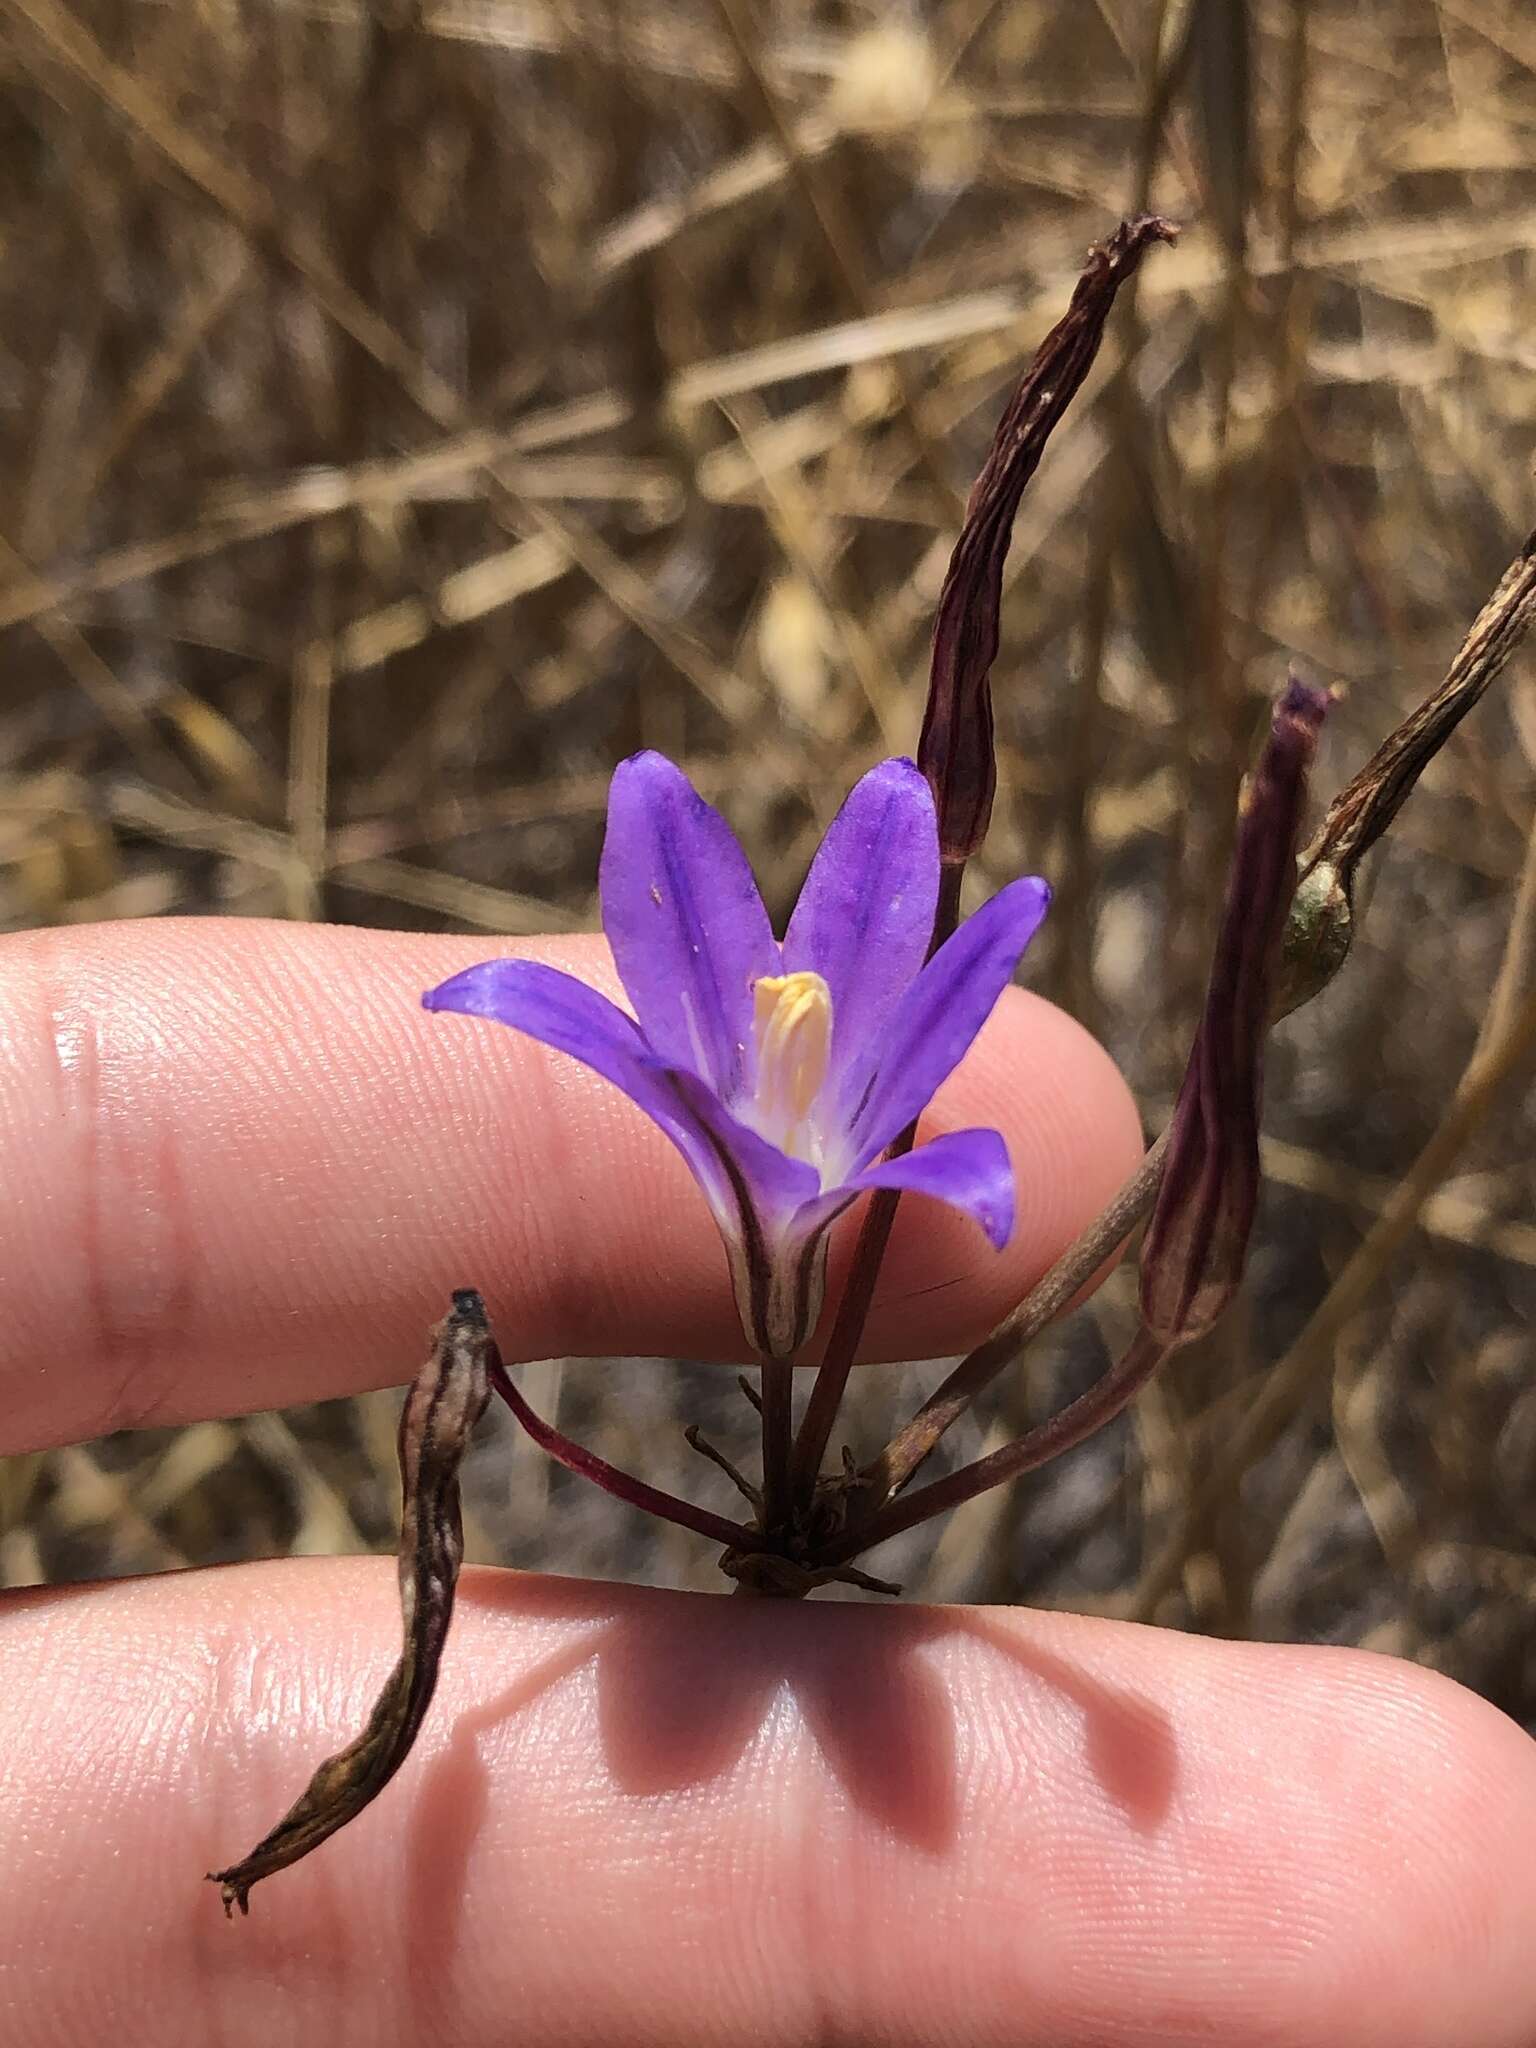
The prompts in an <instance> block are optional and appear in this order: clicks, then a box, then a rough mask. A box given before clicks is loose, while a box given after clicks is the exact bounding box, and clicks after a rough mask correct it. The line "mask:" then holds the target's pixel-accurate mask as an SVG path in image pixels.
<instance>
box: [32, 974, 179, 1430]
mask: <svg viewBox="0 0 1536 2048" xmlns="http://www.w3.org/2000/svg"><path fill="white" fill-rule="evenodd" d="M44 943H45V946H46V940H45V942H44ZM44 960H45V965H44V981H43V1007H44V1010H45V1014H46V1015H47V1016H48V1018H49V1021H50V1024H51V1031H50V1033H49V1036H50V1039H51V1042H52V1045H53V1047H54V1051H55V1065H54V1074H55V1080H56V1088H57V1101H58V1128H59V1130H60V1132H61V1134H62V1135H63V1136H64V1141H65V1143H66V1144H68V1143H70V1142H71V1141H72V1142H73V1147H74V1149H75V1150H76V1154H77V1157H76V1162H75V1174H74V1181H75V1185H76V1186H77V1187H79V1189H80V1190H81V1195H82V1202H81V1209H80V1222H79V1238H78V1242H79V1247H80V1253H81V1257H82V1261H83V1268H84V1272H83V1288H82V1292H83V1297H84V1301H85V1304H86V1306H87V1311H88V1317H89V1321H88V1327H87V1331H86V1341H87V1343H88V1344H89V1346H90V1348H91V1352H92V1355H93V1356H94V1357H95V1359H96V1360H97V1362H98V1368H99V1371H100V1375H101V1378H102V1380H103V1382H104V1383H106V1385H107V1386H108V1388H109V1389H110V1391H109V1392H107V1393H106V1395H105V1397H104V1399H103V1402H102V1408H101V1416H102V1422H101V1428H102V1432H103V1434H105V1433H107V1432H110V1431H112V1430H118V1429H134V1428H137V1427H138V1426H139V1425H140V1424H141V1423H142V1422H143V1421H144V1420H145V1419H146V1418H147V1417H149V1416H151V1415H153V1414H154V1413H155V1412H156V1411H157V1410H158V1409H159V1408H161V1407H162V1406H163V1405H164V1401H165V1398H166V1395H167V1393H168V1391H169V1385H168V1375H167V1373H166V1372H165V1370H164V1369H163V1368H162V1367H161V1365H160V1358H161V1343H160V1337H161V1333H163V1332H166V1331H176V1330H185V1328H186V1325H187V1322H188V1316H189V1311H190V1309H191V1306H192V1281H191V1272H192V1268H193V1265H194V1263H195V1252H194V1246H193V1243H192V1219H191V1216H190V1213H189V1209H188V1203H187V1197H186V1182H185V1174H184V1172H183V1165H182V1147H183V1145H184V1143H185V1135H184V1130H183V1128H182V1126H181V1123H180V1120H179V1117H178V1115H177V1111H178V1108H179V1106H180V1105H179V1102H178V1100H177V1097H176V1096H174V1095H172V1094H170V1093H167V1092H163V1091H155V1090H145V1088H144V1086H143V1073H142V1069H143V1068H144V1067H145V1066H146V1065H149V1066H151V1067H155V1066H159V1067H164V1066H167V1065H170V1064H172V1063H173V1062H174V1063H176V1064H179V1065H181V1064H185V1063H184V1062H180V1061H176V1058H175V1054H174V1053H171V1055H170V1058H167V1056H166V1055H167V1052H168V1050H169V1041H168V1036H167V1034H165V1033H164V1031H163V1029H162V1027H161V1026H160V1025H159V1024H158V1023H157V1022H156V1021H155V1020H154V1019H153V1018H152V1017H151V1016H150V1015H149V1013H148V1012H147V1011H146V1010H145V1009H144V1008H143V1007H142V1006H141V1005H137V1004H132V1003H130V1004H129V1005H128V1006H127V1007H126V1008H125V1010H124V1011H123V1013H122V1017H121V1021H120V1023H119V1026H118V1029H117V1030H115V1031H114V1032H112V1033H111V1034H109V1035H104V1034H103V1031H102V1016H103V1007H104V1006H103V1000H102V992H101V990H100V989H99V988H98V987H97V986H94V985H93V980H92V975H91V970H90V965H89V963H88V962H87V961H85V960H84V959H82V958H81V957H80V956H79V955H78V954H76V955H74V956H73V957H72V956H71V952H70V950H69V949H68V948H67V947H65V946H64V945H63V944H60V945H58V947H57V948H56V951H55V953H54V957H53V959H52V961H51V962H50V961H49V960H48V955H47V953H46V951H45V954H44ZM50 968H51V972H50ZM146 1053H148V1054H149V1055H150V1057H149V1058H148V1059H146V1057H145V1055H146Z"/></svg>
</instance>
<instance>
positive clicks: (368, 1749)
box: [209, 1288, 491, 1915]
mask: <svg viewBox="0 0 1536 2048" xmlns="http://www.w3.org/2000/svg"><path fill="white" fill-rule="evenodd" d="M490 1353H491V1336H490V1330H489V1327H488V1326H487V1323H486V1317H485V1304H484V1303H483V1302H482V1301H481V1299H480V1297H479V1295H478V1294H476V1293H474V1292H473V1291H472V1290H471V1289H469V1288H465V1289H462V1290H460V1291H459V1292H458V1293H456V1294H455V1295H454V1297H453V1308H452V1310H451V1311H450V1312H449V1314H448V1315H447V1316H446V1317H445V1318H444V1320H443V1321H442V1322H441V1323H440V1324H439V1325H438V1327H437V1330H436V1332H435V1335H434V1342H433V1346H432V1355H431V1357H430V1358H429V1359H428V1360H427V1362H426V1364H425V1365H424V1366H423V1367H422V1369H421V1371H420V1372H419V1373H418V1374H417V1375H416V1378H415V1379H414V1380H413V1381H412V1382H411V1386H410V1389H409V1391H408V1393H407V1394H406V1398H405V1406H404V1408H403V1409H402V1410H401V1414H400V1490H401V1512H400V1615H401V1621H402V1624H403V1633H404V1643H403V1645H402V1648H401V1651H400V1657H399V1661H398V1662H397V1663H396V1665H395V1668H394V1670H393V1671H392V1672H391V1673H390V1675H389V1678H388V1680H387V1682H386V1684H385V1686H384V1690H383V1691H382V1692H381V1693H380V1694H379V1697H378V1700H377V1702H376V1704H375V1706H374V1709H373V1712H372V1713H371V1714H370V1715H369V1717H368V1725H367V1727H366V1728H364V1730H363V1732H362V1734H361V1735H359V1736H358V1738H357V1740H356V1741H355V1742H351V1743H349V1744H348V1745H347V1747H346V1748H345V1749H343V1750H341V1751H339V1752H338V1753H337V1754H336V1755H335V1756H332V1757H327V1758H326V1760H325V1762H324V1763H323V1764H321V1766H320V1767H319V1769H318V1770H317V1771H316V1772H315V1774H314V1776H313V1777H312V1778H311V1779H310V1781H309V1783H308V1785H306V1786H305V1788H304V1790H303V1792H301V1793H300V1795H299V1797H298V1798H297V1799H296V1800H295V1801H294V1803H293V1805H292V1806H291V1807H290V1808H289V1809H288V1811H287V1813H285V1814H284V1815H283V1818H282V1819H281V1820H280V1821H279V1822H278V1823H277V1826H276V1827H275V1828H273V1829H272V1830H271V1832H270V1833H269V1834H266V1835H263V1836H262V1838H261V1840H260V1841H259V1842H258V1843H257V1844H256V1846H255V1848H254V1849H252V1850H251V1852H250V1854H249V1855H247V1856H243V1857H241V1859H240V1861H239V1862H238V1863H232V1864H231V1865H230V1866H229V1868H228V1869H227V1870H214V1871H210V1872H209V1877H210V1878H211V1880H212V1882H213V1883H215V1884H216V1885H218V1886H219V1887H220V1893H221V1896H222V1898H223V1901H224V1911H225V1914H226V1915H229V1914H231V1913H233V1911H234V1908H235V1907H236V1906H238V1907H239V1908H240V1911H241V1912H242V1913H248V1912H249V1911H250V1893H251V1887H252V1885H254V1884H259V1883H260V1881H261V1880H262V1878H264V1877H271V1876H272V1875H273V1874H274V1873H275V1872H276V1871H279V1870H286V1869H287V1868H288V1866H289V1864H290V1863H297V1862H298V1861H299V1859H300V1857H302V1856H307V1855H308V1854H309V1853H310V1851H311V1850H312V1849H318V1848H319V1846H320V1844H321V1843H322V1842H324V1841H328V1840H329V1839H330V1837H331V1836H332V1835H334V1834H335V1833H336V1831H337V1829H338V1828H343V1827H345V1826H346V1824H347V1822H348V1821H349V1820H355V1819H356V1817H357V1815H358V1814H360V1813H361V1812H362V1810H363V1808H364V1807H365V1806H367V1805H368V1804H369V1802H370V1801H371V1800H374V1799H376V1798H377V1797H378V1795H379V1794H380V1793H381V1792H382V1791H383V1789H384V1787H385V1786H386V1785H387V1784H388V1783H389V1781H390V1779H391V1778H392V1777H393V1776H394V1775H395V1773H396V1771H398V1770H399V1768H400V1766H401V1764H403V1763H404V1762H405V1759H406V1757H407V1756H408V1755H409V1753H410V1749H411V1745H412V1743H413V1742H414V1741H415V1740H416V1736H417V1733H418V1731H419V1730H420V1728H421V1724H422V1721H423V1719H424V1718H425V1715H426V1711H427V1708H428V1706H429V1705H430V1704H431V1700H432V1694H433V1691H434V1690H435V1688H436V1685H437V1673H438V1666H439V1664H440V1662H441V1659H442V1654H443V1645H444V1643H445V1642H446V1641H447V1637H448V1623H449V1621H450V1619H451V1618H452V1615H453V1597H454V1591H455V1589H456V1587H457V1585H458V1579H459V1565H460V1563H461V1561H462V1559H463V1555H464V1529H463V1522H462V1519H461V1517H460V1513H459V1465H460V1463H461V1462H462V1460H463V1457H464V1453H465V1451H466V1450H467V1449H468V1446H469V1439H470V1434H471V1432H472V1431H473V1429H474V1426H475V1424H476V1423H477V1422H478V1421H479V1419H480V1417H481V1415H482V1414H483V1413H484V1411H485V1404H486V1401H487V1399H488V1398H489V1394H490V1381H489V1377H488V1362H489V1358H490Z"/></svg>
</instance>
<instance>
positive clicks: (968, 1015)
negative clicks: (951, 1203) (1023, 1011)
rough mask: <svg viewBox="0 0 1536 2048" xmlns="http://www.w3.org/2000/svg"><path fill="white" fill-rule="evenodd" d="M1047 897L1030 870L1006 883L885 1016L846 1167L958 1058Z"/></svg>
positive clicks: (876, 1149) (886, 1139)
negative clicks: (889, 1016) (887, 1022)
mask: <svg viewBox="0 0 1536 2048" xmlns="http://www.w3.org/2000/svg"><path fill="white" fill-rule="evenodd" d="M1050 900H1051V892H1050V889H1049V887H1048V886H1047V884H1046V883H1044V882H1042V881H1041V880H1040V879H1039V877H1038V876H1035V875H1024V876H1021V877H1020V879H1019V880H1018V881H1016V882H1010V883H1009V884H1008V886H1007V887H1006V888H1005V889H1000V890H999V891H998V892H997V894H996V895H995V896H994V897H993V898H992V899H991V900H990V902H987V903H984V904H983V905H982V906H981V908H980V910H978V911H977V912H976V913H975V915H974V916H973V917H968V918H967V919H966V920H965V922H964V924H962V925H961V926H960V928H959V930H958V931H956V932H955V933H954V935H953V936H952V937H951V938H949V939H947V940H946V941H945V943H944V944H943V945H942V946H941V947H940V948H939V950H938V952H937V953H935V954H934V956H933V958H932V959H931V960H930V961H929V962H928V964H927V966H926V967H924V969H923V971H922V973H921V974H919V976H918V977H917V979H916V981H915V982H913V984H912V986H911V988H910V989H908V991H907V993H906V995H905V996H904V997H903V999H902V1001H901V1002H900V1004H899V1005H898V1006H897V1010H896V1014H895V1016H894V1017H893V1018H892V1020H891V1027H890V1030H889V1032H888V1033H887V1034H886V1037H885V1042H884V1044H883V1045H882V1047H881V1049H880V1066H879V1071H878V1073H877V1074H876V1076H875V1082H874V1086H873V1088H872V1089H871V1090H870V1093H869V1095H868V1097H867V1098H866V1100H865V1102H864V1104H863V1106H862V1108H861V1109H860V1110H859V1113H858V1116H857V1117H856V1119H855V1120H854V1125H853V1130H852V1134H851V1138H852V1154H853V1156H852V1159H851V1161H850V1165H851V1167H852V1168H853V1170H854V1171H857V1170H858V1169H859V1168H861V1167H863V1166H865V1165H867V1164H868V1163H869V1161H870V1160H872V1159H873V1158H874V1157H875V1156H876V1154H877V1153H880V1152H883V1151H884V1150H885V1148H886V1146H887V1145H889V1144H890V1143H891V1141H892V1140H893V1139H894V1138H895V1137H897V1136H898V1135H899V1133H900V1132H902V1131H904V1130H905V1129H906V1127H907V1125H908V1124H909V1123H911V1122H912V1121H913V1119H914V1118H915V1117H916V1116H917V1114H918V1112H919V1111H920V1110H921V1109H923V1108H925V1107H926V1105H927V1104H928V1103H929V1102H930V1101H931V1100H932V1099H933V1096H934V1094H935V1093H936V1092H937V1090H938V1088H939V1086H940V1084H941V1083H942V1082H943V1081H944V1080H945V1079H946V1078H947V1076H948V1075H949V1074H951V1073H952V1072H953V1071H954V1069H955V1068H956V1067H957V1066H958V1065H959V1064H960V1062H961V1060H962V1059H963V1058H964V1057H965V1054H966V1052H967V1051H968V1050H969V1048H970V1045H971V1041H972V1040H973V1039H974V1038H975V1036H976V1034H977V1032H978V1031H979V1030H980V1029H981V1027H982V1025H983V1024H985V1022H986V1021H987V1018H988V1017H989V1016H990V1015H991V1014H992V1009H993V1006H994V1005H995V1003H996V1002H997V999H998V997H999V996H1000V995H1001V994H1002V992H1003V990H1004V989H1005V988H1006V987H1007V986H1008V983H1009V982H1010V981H1011V980H1012V979H1013V972H1014V969H1015V968H1016V967H1017V966H1018V964H1019V961H1020V960H1021V959H1022V957H1023V955H1024V949H1025V948H1026V946H1028V944H1029V942H1030V940H1031V939H1032V938H1033V937H1034V935H1035V933H1036V932H1037V931H1038V930H1039V928H1040V921H1041V919H1042V918H1043V917H1044V916H1045V913H1046V908H1047V906H1048V905H1049V903H1050ZM834 1028H835V1025H834Z"/></svg>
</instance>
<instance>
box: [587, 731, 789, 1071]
mask: <svg viewBox="0 0 1536 2048" xmlns="http://www.w3.org/2000/svg"><path fill="white" fill-rule="evenodd" d="M598 890H599V894H600V896H601V899H602V909H603V930H604V931H605V932H606V933H607V935H608V943H609V944H610V945H611V946H612V948H613V957H614V962H615V965H616V966H617V967H618V970H619V979H620V980H621V981H622V982H623V984H624V988H625V991H626V993H627V994H628V996H629V1000H630V1001H631V1003H633V1005H634V1009H635V1015H636V1016H637V1017H638V1018H639V1020H640V1026H641V1029H642V1030H643V1032H644V1033H645V1036H646V1038H647V1039H648V1040H649V1041H650V1045H651V1048H652V1050H653V1051H654V1052H655V1053H656V1054H657V1056H658V1057H659V1058H660V1059H662V1060H664V1061H665V1062H666V1063H667V1064H668V1065H669V1066H674V1067H685V1068H687V1069H688V1070H689V1071H690V1072H692V1073H695V1074H698V1075H699V1076H700V1077H701V1078H702V1079H703V1080H705V1081H707V1082H708V1083H709V1084H710V1086H711V1087H712V1088H713V1089H714V1090H715V1092H716V1093H717V1094H719V1095H721V1096H723V1097H724V1098H725V1100H726V1101H730V1100H732V1099H733V1098H734V1097H735V1096H736V1094H737V1093H738V1091H739V1090H740V1088H741V1087H742V1086H743V1084H744V1079H745V1074H744V1063H745V1061H746V1059H747V1057H748V1050H749V1048H750V1047H751V1045H752V984H753V983H754V982H755V981H756V980H758V979H759V977H760V976H762V975H765V974H777V973H778V972H779V948H778V945H777V942H776V941H775V939H774V936H773V930H772V927H771V926H770V924H769V922H768V913H767V911H766V910H764V908H763V899H762V897H761V896H760V895H759V894H758V889H757V883H756V882H755V881H754V880H753V877H752V870H751V868H750V867H749V866H748V864H747V857H746V855H745V854H744V853H743V852H742V850H741V848H740V846H739V845H738V844H737V842H736V837H735V834H734V833H733V832H732V831H731V828H730V827H729V825H727V824H726V822H725V820H724V819H723V818H722V817H721V816H720V814H719V812H718V811H716V810H715V809H714V808H713V807H712V806H711V805H709V804H707V803H706V802H705V801H704V799H703V798H702V797H701V796H700V795H699V794H698V792H697V791H696V790H695V789H694V787H693V785H692V784H691V783H690V782H689V781H688V778H687V777H686V776H685V775H684V774H683V773H682V771H681V770H680V769H678V768H675V767H674V766H673V765H672V763H671V762H670V761H668V760H666V759H665V758H664V756H662V755H661V754H654V753H646V754H636V755H634V756H633V757H632V758H631V759H630V760H628V761H622V762H620V764H619V766H618V768H617V769H616V770H615V771H614V777H613V785H612V788H611V790H610V793H609V798H608V831H607V836H606V838H605V839H604V841H603V858H602V865H601V868H600V870H599V874H598Z"/></svg>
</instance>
